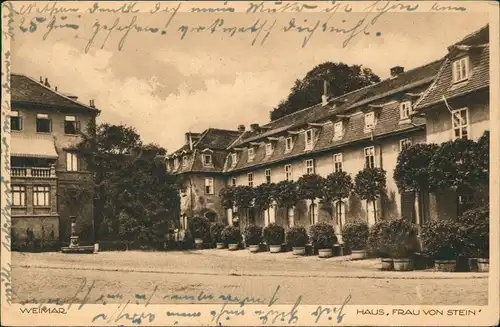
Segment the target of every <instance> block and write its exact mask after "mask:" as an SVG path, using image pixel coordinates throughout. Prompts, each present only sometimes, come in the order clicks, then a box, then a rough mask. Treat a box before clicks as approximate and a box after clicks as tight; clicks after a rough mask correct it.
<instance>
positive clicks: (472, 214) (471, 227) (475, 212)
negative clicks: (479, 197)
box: [458, 205, 490, 258]
mask: <svg viewBox="0 0 500 327" xmlns="http://www.w3.org/2000/svg"><path fill="white" fill-rule="evenodd" d="M458 221H459V223H460V225H461V226H462V235H463V241H464V254H465V255H467V256H468V257H469V258H489V256H490V209H489V206H488V205H485V206H482V207H480V208H475V209H470V210H467V211H466V212H465V213H464V214H463V215H462V216H461V217H459V220H458Z"/></svg>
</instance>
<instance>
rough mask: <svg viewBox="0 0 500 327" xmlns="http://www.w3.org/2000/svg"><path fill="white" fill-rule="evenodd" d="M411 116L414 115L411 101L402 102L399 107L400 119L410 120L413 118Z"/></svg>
mask: <svg viewBox="0 0 500 327" xmlns="http://www.w3.org/2000/svg"><path fill="white" fill-rule="evenodd" d="M411 114H412V107H411V101H404V102H401V104H400V105H399V115H400V119H408V118H410V117H411Z"/></svg>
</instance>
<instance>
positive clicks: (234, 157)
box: [231, 153, 238, 167]
mask: <svg viewBox="0 0 500 327" xmlns="http://www.w3.org/2000/svg"><path fill="white" fill-rule="evenodd" d="M237 163H238V155H237V154H236V153H231V167H236V164H237Z"/></svg>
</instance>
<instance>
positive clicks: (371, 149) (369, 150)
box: [363, 146, 377, 168]
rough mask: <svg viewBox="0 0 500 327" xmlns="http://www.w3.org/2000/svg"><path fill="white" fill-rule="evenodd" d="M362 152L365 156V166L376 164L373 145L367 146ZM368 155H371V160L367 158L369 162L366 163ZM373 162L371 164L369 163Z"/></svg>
mask: <svg viewBox="0 0 500 327" xmlns="http://www.w3.org/2000/svg"><path fill="white" fill-rule="evenodd" d="M371 151H373V153H370V152H371ZM363 154H364V156H363V157H364V158H365V167H366V168H375V167H377V164H376V160H375V147H374V146H368V147H366V148H364V149H363ZM369 157H372V158H373V160H369V161H368V162H370V164H368V163H367V158H369ZM372 162H373V164H371V163H372Z"/></svg>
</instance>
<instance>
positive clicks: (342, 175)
mask: <svg viewBox="0 0 500 327" xmlns="http://www.w3.org/2000/svg"><path fill="white" fill-rule="evenodd" d="M353 187H354V186H353V184H352V178H351V175H349V174H347V173H346V172H345V171H338V172H333V173H331V174H330V175H328V176H327V177H326V179H325V183H324V186H323V198H324V199H325V200H326V201H330V202H331V201H342V199H345V198H347V197H349V195H351V192H352V190H353ZM336 214H337V219H338V220H339V221H340V215H341V213H340V212H336Z"/></svg>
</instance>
